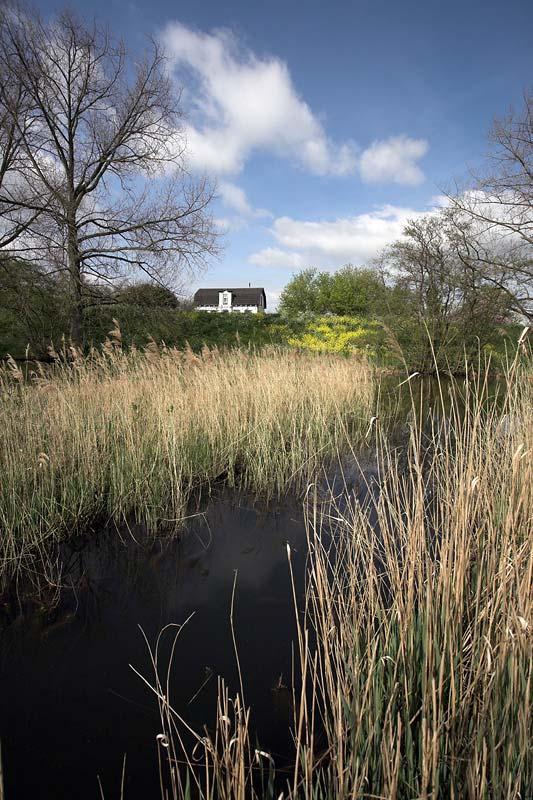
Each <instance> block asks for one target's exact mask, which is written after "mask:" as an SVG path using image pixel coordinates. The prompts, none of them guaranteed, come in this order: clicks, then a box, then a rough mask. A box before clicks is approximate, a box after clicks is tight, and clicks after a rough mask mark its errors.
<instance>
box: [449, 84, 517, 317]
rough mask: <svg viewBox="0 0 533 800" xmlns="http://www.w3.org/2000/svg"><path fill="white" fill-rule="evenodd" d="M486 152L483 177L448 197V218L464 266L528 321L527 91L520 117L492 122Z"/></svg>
mask: <svg viewBox="0 0 533 800" xmlns="http://www.w3.org/2000/svg"><path fill="white" fill-rule="evenodd" d="M490 140H491V143H492V152H491V155H490V157H489V160H488V164H487V168H486V171H485V173H484V174H478V175H474V176H473V185H472V186H471V187H470V188H468V189H466V190H464V189H463V190H461V191H456V192H455V193H454V194H452V195H450V196H449V197H450V200H451V207H450V209H449V211H448V220H449V222H450V223H451V224H452V225H453V226H454V227H455V231H456V242H457V247H458V252H459V254H460V256H461V258H462V259H463V260H464V262H465V264H468V265H469V267H470V268H471V269H474V270H477V271H478V272H479V273H480V274H481V275H482V276H483V277H484V278H485V279H486V280H487V281H489V282H490V283H492V284H493V285H494V286H497V287H498V288H500V289H502V290H503V291H505V292H506V293H507V294H508V295H509V296H510V297H511V298H512V300H513V304H514V308H515V310H516V311H518V312H519V313H520V314H522V315H523V316H526V317H527V318H529V319H533V93H532V92H531V91H530V92H528V93H526V94H525V96H524V105H523V108H522V109H521V111H520V113H518V114H517V113H515V112H511V113H510V114H509V115H508V116H507V117H505V118H504V119H502V120H497V121H496V122H495V123H494V126H493V129H492V132H491V135H490Z"/></svg>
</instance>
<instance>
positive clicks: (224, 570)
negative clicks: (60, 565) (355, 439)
mask: <svg viewBox="0 0 533 800" xmlns="http://www.w3.org/2000/svg"><path fill="white" fill-rule="evenodd" d="M131 534H132V536H133V537H135V539H136V540H137V541H134V539H133V538H132V536H131V535H129V534H128V532H126V531H123V532H122V540H121V539H120V538H119V537H118V536H117V535H116V534H115V535H108V536H101V537H100V540H99V541H98V540H95V541H92V542H91V543H89V544H88V545H87V546H85V547H83V548H82V549H80V550H79V552H74V553H72V552H71V553H70V555H69V556H68V560H69V573H68V576H65V577H66V578H67V577H68V581H70V583H71V587H72V588H70V589H69V590H65V591H64V592H63V597H62V600H61V602H60V604H59V605H58V607H57V608H56V609H55V610H54V611H53V612H52V613H47V614H45V613H40V614H39V613H35V612H33V613H32V614H31V616H28V614H26V615H25V616H24V617H22V618H19V619H18V621H17V620H15V621H14V622H13V623H12V624H11V625H9V626H8V627H7V628H5V629H4V631H3V633H2V640H1V651H0V679H1V682H0V698H1V699H0V704H1V723H0V724H1V733H0V735H1V739H2V747H3V761H4V773H5V783H6V795H7V797H8V798H9V799H10V800H13V799H14V800H16V799H17V798H26V797H27V798H30V797H31V798H32V800H34V798H36V797H39V798H43V799H45V798H54V799H55V798H59V797H69V798H70V797H76V798H96V797H98V796H99V789H98V784H97V775H99V776H100V779H101V782H102V785H103V788H104V792H105V795H106V797H114V796H118V795H119V786H120V774H121V769H122V759H123V754H124V753H127V762H126V784H125V786H126V797H127V798H141V797H142V798H146V797H152V796H157V793H158V776H157V756H156V745H155V736H156V734H157V733H158V731H159V724H158V718H157V709H156V702H155V698H154V697H153V696H151V695H150V692H149V690H148V689H147V688H146V687H145V686H144V685H143V684H142V682H141V681H140V679H139V678H138V677H137V676H135V675H134V674H133V672H132V671H131V670H130V669H129V667H128V664H133V665H135V667H136V668H137V669H139V670H140V671H141V672H142V673H143V674H145V675H147V676H148V677H151V667H150V663H149V657H148V654H147V651H146V646H145V643H144V641H143V638H142V635H141V632H140V630H139V626H140V627H142V629H143V630H144V632H145V633H146V635H147V637H148V639H149V640H150V641H154V640H155V637H156V636H157V634H158V632H159V631H160V630H161V628H162V627H163V626H164V625H166V624H167V623H169V622H174V623H176V622H177V623H181V622H184V621H185V620H186V619H187V618H188V617H189V616H190V615H191V614H192V615H193V616H192V618H191V619H190V621H189V622H188V623H187V625H186V626H185V627H184V629H183V630H182V633H181V634H180V640H179V644H178V648H177V651H176V657H175V663H174V668H173V671H172V680H171V691H172V701H173V704H174V706H175V707H176V708H177V709H178V710H179V711H180V713H182V714H183V716H184V717H186V718H187V720H188V721H190V722H191V723H192V724H193V725H194V726H196V727H197V728H198V729H199V730H201V729H202V725H203V724H204V723H206V724H207V725H209V723H210V720H212V719H213V718H214V712H215V698H216V676H217V675H222V676H223V677H224V678H225V679H226V680H227V682H228V683H229V686H230V689H231V690H232V691H236V689H237V686H238V682H237V674H236V665H235V657H234V652H233V646H232V641H231V632H230V623H229V611H230V603H231V592H232V586H233V581H234V576H235V570H237V571H238V572H237V589H236V601H235V613H234V617H235V627H236V631H237V643H238V648H239V656H240V660H241V668H242V672H243V676H244V679H245V692H246V701H247V703H249V704H251V705H252V706H253V718H254V720H255V721H256V723H257V725H258V727H259V728H260V731H261V742H262V743H263V746H264V747H266V748H270V749H272V751H273V752H274V753H276V754H277V755H278V757H279V758H282V757H285V758H286V757H287V756H288V753H289V751H290V739H289V731H288V724H287V723H288V721H289V717H290V708H289V706H288V704H287V703H286V702H284V701H283V693H282V692H281V693H280V692H278V691H276V687H278V686H279V685H280V682H281V684H282V685H283V684H284V683H285V682H287V683H288V682H289V681H290V676H291V642H292V641H293V639H294V610H293V606H292V601H291V595H290V591H289V573H288V564H287V553H286V543H287V542H289V543H290V545H291V547H292V549H293V554H294V555H293V564H294V568H295V573H296V580H297V583H298V585H299V587H300V590H301V587H302V585H303V572H304V565H305V550H306V540H305V530H304V525H303V516H302V510H301V503H300V502H297V501H294V502H286V503H285V504H284V505H281V506H280V505H279V504H278V505H277V507H276V509H275V510H271V509H268V508H267V507H264V506H261V505H260V504H258V503H255V504H254V503H253V502H252V501H250V500H248V501H246V500H243V499H241V500H240V501H238V502H237V501H236V500H235V499H234V500H232V499H231V498H230V496H229V495H225V496H222V497H218V498H216V499H212V500H211V501H210V502H209V503H208V505H207V508H206V509H205V511H203V512H201V513H200V514H197V515H196V516H195V517H194V518H193V519H191V520H189V522H188V524H187V525H186V529H185V531H184V533H183V535H182V536H181V537H180V538H179V539H178V540H175V541H172V542H166V543H164V542H148V541H147V540H146V537H145V536H144V533H143V531H142V529H140V528H138V527H134V528H132V530H131ZM68 581H67V582H68ZM167 656H168V651H164V652H163V657H162V661H163V663H165V660H166V658H167Z"/></svg>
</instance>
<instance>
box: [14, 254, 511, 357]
mask: <svg viewBox="0 0 533 800" xmlns="http://www.w3.org/2000/svg"><path fill="white" fill-rule="evenodd" d="M92 295H93V297H92V303H91V304H90V305H88V306H87V307H86V308H85V312H84V313H85V321H84V330H85V341H84V346H85V348H86V349H87V350H88V349H89V348H90V347H91V346H95V347H99V346H100V345H101V344H102V343H103V342H104V341H105V339H106V338H107V337H108V336H109V333H110V331H112V330H116V327H117V326H116V323H117V322H118V326H119V330H120V339H121V342H122V345H123V346H124V347H126V348H129V347H132V346H136V347H140V348H142V347H144V346H146V345H147V344H148V343H150V342H152V341H155V342H156V343H158V344H160V343H162V342H164V343H165V344H166V345H167V346H169V347H185V346H187V345H188V346H190V347H191V348H192V349H193V350H200V349H201V348H202V347H203V346H204V345H206V346H208V347H213V346H217V347H221V348H228V347H237V346H242V347H248V346H252V347H264V346H267V345H287V346H290V347H296V348H300V349H303V350H312V351H317V352H324V351H325V352H338V353H350V352H356V353H357V352H358V353H364V354H365V355H366V356H368V357H370V358H371V360H373V361H374V362H375V363H377V364H380V365H384V366H398V367H399V366H407V367H408V368H409V369H412V370H418V371H420V372H431V371H433V370H434V368H435V366H438V367H439V368H440V369H444V370H450V371H455V372H457V371H460V370H461V368H462V364H463V361H464V357H465V354H466V355H467V356H468V357H469V358H470V359H471V358H472V357H476V356H477V354H478V353H479V352H481V353H485V354H488V353H490V354H491V355H492V356H493V357H494V358H495V359H496V360H501V358H502V357H504V356H505V353H506V351H511V350H513V348H514V347H515V346H516V341H517V339H518V336H519V332H520V329H521V327H522V326H521V325H520V324H519V321H518V320H517V319H516V318H515V317H514V316H513V314H512V313H511V312H510V311H509V309H508V307H507V305H506V300H505V296H503V295H501V294H498V293H497V292H495V291H493V290H491V289H490V288H488V287H484V288H482V289H481V290H480V291H477V292H476V296H475V298H473V297H467V296H466V295H464V296H463V295H462V296H461V300H460V302H459V301H457V302H456V303H455V305H451V304H450V303H447V304H446V303H444V304H443V303H442V298H441V300H440V301H438V298H437V297H436V293H435V290H434V295H435V296H433V297H432V305H431V306H428V301H427V299H426V302H425V303H423V302H421V300H420V297H419V296H418V295H417V293H416V292H415V291H414V290H413V287H411V286H408V285H406V283H405V282H402V281H401V280H399V279H398V280H395V281H393V282H392V283H387V281H386V280H385V279H384V277H383V274H382V273H380V272H379V271H378V270H377V269H356V268H354V267H351V266H347V267H344V268H342V269H340V270H338V271H337V272H334V273H326V272H319V271H317V270H313V269H310V270H304V271H303V272H301V273H299V274H298V275H296V276H295V277H294V278H293V279H292V280H291V281H290V282H289V283H288V284H287V287H286V288H285V290H284V292H283V294H282V297H281V303H280V309H279V313H277V314H250V313H246V314H209V313H206V312H198V311H195V310H194V309H193V305H192V303H191V302H190V301H184V300H180V299H178V298H177V297H176V295H174V294H173V293H172V292H171V291H169V290H168V289H165V288H163V287H160V286H158V285H153V284H147V283H140V284H134V285H130V286H124V287H122V288H121V289H117V288H113V289H105V288H104V289H103V288H101V287H92ZM68 330H69V313H68V294H67V293H64V292H63V287H62V283H61V281H60V280H58V279H55V278H53V277H51V276H49V275H45V274H42V273H41V272H40V271H39V270H38V269H37V268H35V266H33V265H31V264H29V263H27V262H20V261H17V262H13V261H11V262H3V263H2V268H1V270H0V357H5V356H6V355H7V354H8V353H9V354H10V355H11V356H13V357H14V358H15V359H24V358H26V357H28V358H30V359H34V358H35V359H47V358H49V357H50V352H53V350H54V349H55V351H58V350H59V349H60V348H61V346H62V342H66V343H68Z"/></svg>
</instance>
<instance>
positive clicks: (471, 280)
mask: <svg viewBox="0 0 533 800" xmlns="http://www.w3.org/2000/svg"><path fill="white" fill-rule="evenodd" d="M403 233H404V236H403V238H402V239H399V240H398V241H396V242H394V243H393V244H392V245H390V246H389V247H387V248H385V250H384V251H383V252H382V254H381V256H380V258H379V266H380V268H381V271H382V274H383V276H384V278H385V279H386V280H387V282H388V283H389V284H392V285H393V286H394V287H395V289H396V290H400V294H401V293H402V292H404V294H403V302H404V307H403V308H402V309H401V311H400V316H403V317H405V316H406V314H409V315H410V316H411V320H410V324H409V326H408V328H409V331H410V332H411V341H410V342H409V348H410V350H411V356H412V354H413V352H414V351H416V355H415V356H414V358H415V360H416V363H417V365H418V366H417V368H418V369H419V370H420V371H421V372H430V371H431V370H432V369H433V368H434V367H435V366H439V367H444V366H446V367H448V368H452V369H454V368H457V367H458V366H460V365H461V363H462V361H463V357H464V351H465V349H466V350H468V349H469V348H470V346H471V345H473V346H474V351H475V349H476V348H477V347H478V346H479V344H481V345H482V344H484V339H485V338H486V336H487V334H489V333H490V332H491V331H492V330H493V329H494V327H497V326H499V325H500V324H502V323H504V322H507V321H509V320H510V319H511V318H512V315H510V310H509V302H508V299H507V298H506V296H505V295H504V294H503V293H502V292H501V291H500V290H499V289H497V288H495V287H493V286H492V285H491V284H490V282H487V281H486V280H485V279H484V278H483V277H482V276H481V275H480V274H479V273H478V272H477V271H476V270H473V269H472V268H471V267H470V265H469V264H467V263H465V262H464V260H463V259H462V258H461V257H460V255H459V252H458V248H457V241H456V234H455V230H454V228H453V227H450V226H449V224H448V220H447V216H446V214H445V213H440V214H432V215H428V216H425V217H422V218H420V219H415V220H411V221H410V222H408V224H407V225H406V227H405V229H404V232H403ZM398 311H399V309H396V311H395V312H393V313H392V316H394V314H395V313H396V314H398Z"/></svg>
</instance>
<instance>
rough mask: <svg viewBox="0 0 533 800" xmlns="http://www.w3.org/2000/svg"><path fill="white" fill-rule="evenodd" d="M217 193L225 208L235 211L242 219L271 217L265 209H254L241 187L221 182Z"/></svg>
mask: <svg viewBox="0 0 533 800" xmlns="http://www.w3.org/2000/svg"><path fill="white" fill-rule="evenodd" d="M218 193H219V194H220V197H221V198H222V202H223V203H224V205H225V206H227V207H228V208H231V209H233V210H234V211H237V213H239V214H240V215H241V216H243V217H251V218H256V219H261V218H264V217H272V214H271V212H270V211H267V210H266V209H265V208H254V207H253V206H252V205H251V203H250V201H249V200H248V198H247V196H246V192H245V191H244V189H241V187H240V186H237V185H236V184H235V183H230V182H229V181H222V182H221V183H220V184H219V185H218Z"/></svg>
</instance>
